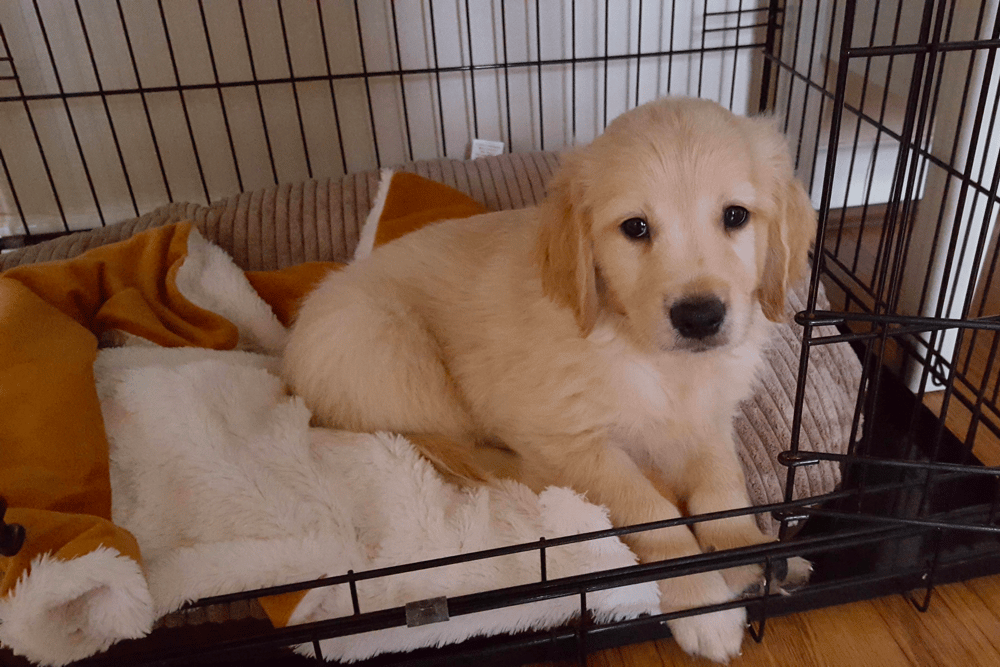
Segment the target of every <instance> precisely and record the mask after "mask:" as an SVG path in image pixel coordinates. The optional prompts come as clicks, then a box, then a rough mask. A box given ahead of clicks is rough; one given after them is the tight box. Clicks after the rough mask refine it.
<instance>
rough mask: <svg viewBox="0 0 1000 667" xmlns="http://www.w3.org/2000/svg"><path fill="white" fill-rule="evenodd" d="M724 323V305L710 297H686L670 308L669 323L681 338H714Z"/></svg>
mask: <svg viewBox="0 0 1000 667" xmlns="http://www.w3.org/2000/svg"><path fill="white" fill-rule="evenodd" d="M725 321H726V304H724V303H723V302H722V301H721V300H720V299H718V298H716V297H712V296H694V297H686V298H684V299H681V300H680V301H676V302H674V304H673V305H672V306H670V323H671V324H673V325H674V329H676V330H677V333H679V334H680V335H681V337H683V338H687V339H690V340H696V341H700V340H702V339H704V338H708V337H709V336H714V335H715V334H717V333H719V331H720V330H721V329H722V325H723V323H724V322H725Z"/></svg>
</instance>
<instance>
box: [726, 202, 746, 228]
mask: <svg viewBox="0 0 1000 667" xmlns="http://www.w3.org/2000/svg"><path fill="white" fill-rule="evenodd" d="M749 219H750V211H748V210H746V209H745V208H743V207H742V206H727V207H726V210H725V211H724V212H723V214H722V224H723V225H725V226H726V229H739V228H740V227H742V226H743V225H745V224H747V220H749Z"/></svg>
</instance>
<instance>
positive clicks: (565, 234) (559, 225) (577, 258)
mask: <svg viewBox="0 0 1000 667" xmlns="http://www.w3.org/2000/svg"><path fill="white" fill-rule="evenodd" d="M584 171H585V165H584V160H583V158H582V156H581V155H580V154H579V153H576V154H573V153H571V154H566V155H564V156H563V157H562V164H561V165H560V167H559V170H558V171H557V172H556V174H555V175H554V176H553V177H552V180H551V181H550V182H549V186H548V196H547V197H546V199H545V202H544V203H543V204H542V207H541V211H542V221H541V226H540V228H539V233H538V245H537V248H536V258H537V261H538V265H539V267H540V269H541V277H542V289H543V290H544V291H545V294H546V296H548V297H549V298H551V299H552V300H553V301H555V302H556V303H558V304H560V305H563V306H566V307H567V308H569V309H570V310H572V311H573V315H574V317H575V318H576V322H577V324H578V325H579V326H580V331H581V332H582V333H583V334H584V335H586V334H588V333H590V331H591V329H593V327H594V323H595V322H596V320H597V310H598V302H597V270H596V267H595V265H594V250H593V243H592V240H591V225H590V218H589V213H588V212H587V211H586V208H585V204H584V202H585V196H584V195H585V193H584V190H585V188H586V183H585V174H584Z"/></svg>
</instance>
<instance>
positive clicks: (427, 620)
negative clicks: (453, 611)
mask: <svg viewBox="0 0 1000 667" xmlns="http://www.w3.org/2000/svg"><path fill="white" fill-rule="evenodd" d="M448 618H449V617H448V598H446V597H443V596H442V597H438V598H427V599H426V600H417V601H415V602H407V603H406V627H408V628H415V627H418V626H421V625H430V624H431V623H442V622H444V621H447V620H448Z"/></svg>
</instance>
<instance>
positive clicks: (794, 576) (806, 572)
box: [771, 556, 813, 592]
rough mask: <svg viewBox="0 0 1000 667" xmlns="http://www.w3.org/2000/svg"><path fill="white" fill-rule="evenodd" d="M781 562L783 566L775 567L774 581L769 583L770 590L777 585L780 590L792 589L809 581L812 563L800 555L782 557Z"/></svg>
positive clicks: (800, 586)
mask: <svg viewBox="0 0 1000 667" xmlns="http://www.w3.org/2000/svg"><path fill="white" fill-rule="evenodd" d="M781 563H782V565H783V567H782V568H781V569H780V570H778V569H777V568H775V572H774V575H773V579H774V581H772V583H771V588H772V590H773V589H774V588H775V587H777V588H778V590H779V591H781V592H788V591H794V590H795V589H797V588H802V587H803V586H805V585H806V584H807V583H809V577H811V576H812V571H813V566H812V563H810V562H809V561H807V560H806V559H805V558H802V557H800V556H792V557H791V558H787V559H785V558H783V559H782V560H781Z"/></svg>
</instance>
